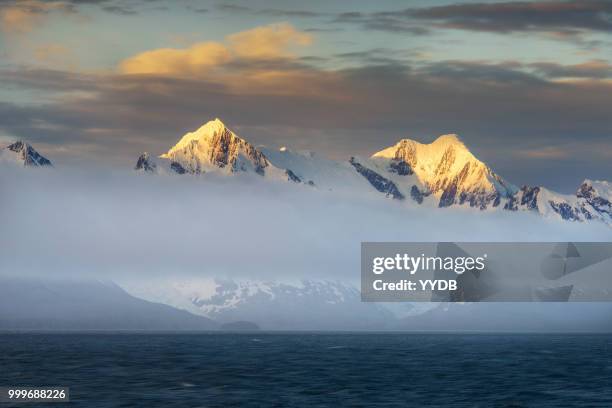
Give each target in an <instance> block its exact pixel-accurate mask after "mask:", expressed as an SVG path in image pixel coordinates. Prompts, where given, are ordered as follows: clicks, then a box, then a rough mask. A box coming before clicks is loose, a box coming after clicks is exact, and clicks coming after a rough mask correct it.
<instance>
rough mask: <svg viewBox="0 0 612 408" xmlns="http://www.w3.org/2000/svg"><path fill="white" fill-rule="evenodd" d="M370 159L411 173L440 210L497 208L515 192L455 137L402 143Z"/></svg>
mask: <svg viewBox="0 0 612 408" xmlns="http://www.w3.org/2000/svg"><path fill="white" fill-rule="evenodd" d="M371 159H372V160H373V161H378V162H381V161H383V162H386V161H388V162H389V166H390V167H393V166H395V167H397V166H398V165H400V164H401V165H402V166H403V167H406V166H408V167H409V169H410V171H406V173H411V172H414V174H415V175H416V176H417V178H418V180H419V181H420V183H422V184H423V185H424V186H425V187H426V188H427V189H428V190H429V191H430V192H431V193H433V194H434V196H437V197H440V201H439V205H440V206H441V207H446V206H449V205H452V204H463V203H464V202H468V203H469V204H470V205H471V206H477V207H480V208H485V207H486V206H487V205H488V203H490V202H493V203H494V205H498V204H499V199H500V198H501V197H510V196H511V195H512V194H514V193H515V192H516V190H517V189H516V187H514V186H512V185H511V184H509V183H506V182H505V181H504V180H503V179H502V178H501V177H499V176H498V175H496V174H495V173H494V172H493V171H492V170H491V169H490V168H489V167H488V166H487V165H486V164H485V163H483V162H481V161H480V160H478V159H477V158H476V157H475V156H474V155H473V154H472V152H470V150H469V149H468V148H467V147H466V146H465V144H464V143H463V142H462V141H461V139H460V138H459V136H457V135H455V134H447V135H442V136H440V137H438V138H437V139H436V140H434V141H433V142H431V143H428V144H425V143H419V142H417V141H414V140H411V139H402V140H400V141H399V142H398V143H396V144H395V145H394V146H391V147H389V148H386V149H384V150H381V151H380V152H378V153H375V154H374V155H372V157H371ZM495 203H496V204H495Z"/></svg>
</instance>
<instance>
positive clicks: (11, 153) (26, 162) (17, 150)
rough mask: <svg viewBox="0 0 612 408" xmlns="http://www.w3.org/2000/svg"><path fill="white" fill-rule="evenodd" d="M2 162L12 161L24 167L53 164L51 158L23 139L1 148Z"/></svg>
mask: <svg viewBox="0 0 612 408" xmlns="http://www.w3.org/2000/svg"><path fill="white" fill-rule="evenodd" d="M0 163H11V164H15V165H19V166H24V167H46V166H52V164H51V161H50V160H49V159H47V158H46V157H44V156H42V155H41V154H40V153H38V152H37V151H36V149H34V148H33V147H32V146H31V145H30V144H29V143H27V142H23V141H17V142H14V143H12V144H10V145H8V146H5V147H3V148H2V149H0Z"/></svg>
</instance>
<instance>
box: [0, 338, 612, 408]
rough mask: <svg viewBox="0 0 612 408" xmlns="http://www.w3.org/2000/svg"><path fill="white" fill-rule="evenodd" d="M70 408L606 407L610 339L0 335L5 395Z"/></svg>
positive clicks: (610, 401)
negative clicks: (47, 397)
mask: <svg viewBox="0 0 612 408" xmlns="http://www.w3.org/2000/svg"><path fill="white" fill-rule="evenodd" d="M8 385H22V386H25V385H29V386H68V387H70V394H71V402H70V403H68V404H65V403H53V404H47V405H42V404H38V403H36V404H30V403H22V404H19V405H18V406H21V407H28V406H37V407H38V406H50V407H59V406H66V405H67V406H75V407H233V406H236V407H285V406H287V407H318V406H321V407H339V406H376V407H406V406H408V407H412V406H415V407H419V406H428V407H487V408H488V407H612V336H609V335H531V334H530V335H520V334H514V335H484V334H468V335H466V334H320V333H319V334H316V333H295V334H272V333H256V334H246V333H245V334H222V333H215V334H1V335H0V386H8Z"/></svg>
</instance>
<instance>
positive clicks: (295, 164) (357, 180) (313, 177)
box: [261, 147, 374, 193]
mask: <svg viewBox="0 0 612 408" xmlns="http://www.w3.org/2000/svg"><path fill="white" fill-rule="evenodd" d="M261 151H262V152H263V153H264V154H265V156H266V157H267V158H268V159H269V160H270V162H271V163H272V164H273V165H274V166H276V167H278V168H281V169H285V170H287V171H288V172H289V174H293V175H294V176H295V177H297V179H296V180H295V181H296V182H301V183H305V184H307V185H310V186H313V187H315V188H318V189H321V190H331V191H354V192H363V193H374V190H373V189H372V187H371V186H370V184H369V183H368V181H367V180H365V179H364V178H363V177H362V176H360V175H359V173H357V172H355V169H354V168H353V166H351V165H350V164H349V163H348V162H343V161H337V160H330V159H327V158H325V157H322V156H320V155H319V154H317V153H314V152H308V151H306V152H300V151H293V150H290V149H288V148H286V147H282V148H280V149H269V148H266V147H262V148H261Z"/></svg>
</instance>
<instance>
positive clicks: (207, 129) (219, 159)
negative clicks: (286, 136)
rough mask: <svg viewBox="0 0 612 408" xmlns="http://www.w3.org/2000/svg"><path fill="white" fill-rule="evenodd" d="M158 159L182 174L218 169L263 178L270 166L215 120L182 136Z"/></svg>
mask: <svg viewBox="0 0 612 408" xmlns="http://www.w3.org/2000/svg"><path fill="white" fill-rule="evenodd" d="M160 158H163V159H168V160H170V161H171V162H172V164H174V165H175V166H176V165H178V166H180V167H181V168H182V169H183V170H184V172H187V173H192V174H200V173H205V172H208V171H220V170H221V171H223V172H227V173H235V172H254V173H256V174H259V175H262V176H263V175H264V174H265V172H266V169H268V168H270V167H271V166H270V162H269V161H268V160H267V158H266V157H265V156H264V155H263V153H261V151H259V150H258V149H257V148H255V147H254V146H253V145H252V144H250V143H249V142H247V141H246V140H244V139H242V138H240V137H238V136H237V135H236V134H235V133H234V132H232V131H231V130H230V129H229V128H228V127H227V126H225V124H224V123H223V122H222V121H221V120H219V119H214V120H211V121H210V122H207V123H206V124H204V125H203V126H201V127H200V128H199V129H197V130H195V131H193V132H189V133H187V134H185V135H184V136H183V137H182V138H181V139H180V140H179V141H178V142H177V143H176V145H174V146H173V147H172V148H171V149H170V150H168V152H166V153H164V154H162V155H161V156H160Z"/></svg>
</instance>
